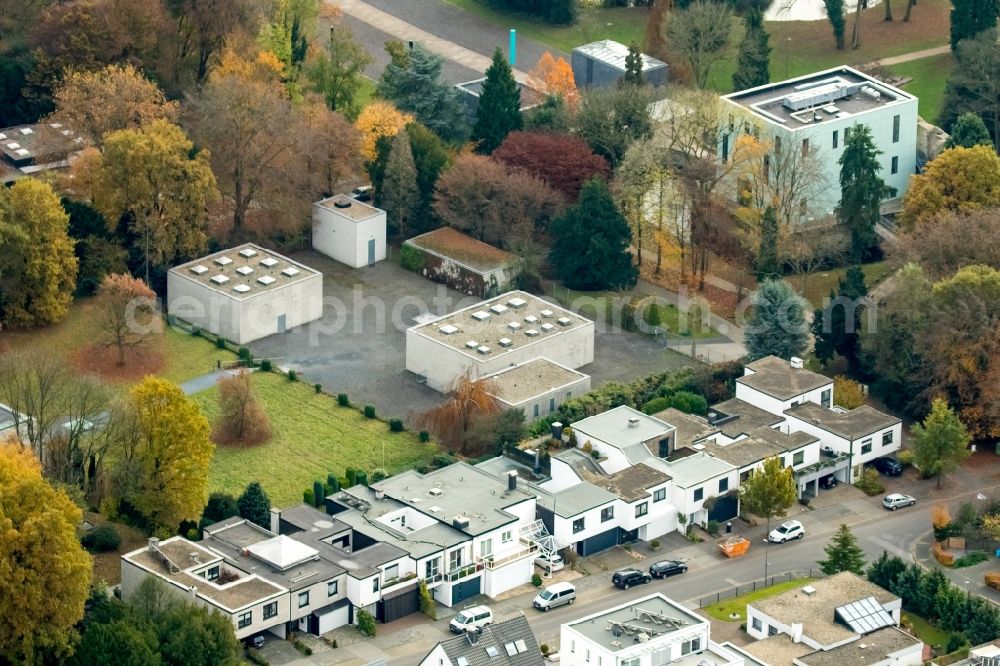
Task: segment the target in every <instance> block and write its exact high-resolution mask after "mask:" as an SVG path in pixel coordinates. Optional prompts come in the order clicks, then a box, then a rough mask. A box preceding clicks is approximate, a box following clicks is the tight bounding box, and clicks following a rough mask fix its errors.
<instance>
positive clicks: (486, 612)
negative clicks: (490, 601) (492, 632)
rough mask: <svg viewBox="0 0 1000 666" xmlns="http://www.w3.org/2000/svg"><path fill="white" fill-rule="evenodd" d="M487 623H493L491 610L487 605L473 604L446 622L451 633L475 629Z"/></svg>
mask: <svg viewBox="0 0 1000 666" xmlns="http://www.w3.org/2000/svg"><path fill="white" fill-rule="evenodd" d="M488 624H493V611H491V610H490V608H489V606H473V607H472V608H466V609H465V610H464V611H462V612H461V613H459V614H458V615H456V616H455V617H453V618H452V619H451V622H449V623H448V628H449V629H451V630H452V632H453V633H456V634H462V633H467V632H469V631H477V630H479V629H482V628H483V627H485V626H486V625H488Z"/></svg>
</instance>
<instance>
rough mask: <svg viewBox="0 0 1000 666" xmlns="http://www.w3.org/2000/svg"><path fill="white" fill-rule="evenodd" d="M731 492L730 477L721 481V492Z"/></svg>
mask: <svg viewBox="0 0 1000 666" xmlns="http://www.w3.org/2000/svg"><path fill="white" fill-rule="evenodd" d="M728 490H729V477H728V476H727V477H726V478H724V479H719V492H720V493H724V492H726V491H728Z"/></svg>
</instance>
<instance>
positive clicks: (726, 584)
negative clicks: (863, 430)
mask: <svg viewBox="0 0 1000 666" xmlns="http://www.w3.org/2000/svg"><path fill="white" fill-rule="evenodd" d="M927 511H928V509H927V507H926V506H924V507H921V506H919V505H918V506H917V507H916V508H914V509H912V510H910V509H905V510H900V511H895V512H891V513H890V512H888V511H887V512H886V513H885V514H884V515H881V516H879V517H878V518H875V519H872V520H869V521H867V522H863V523H858V524H855V525H853V526H852V528H851V529H852V531H853V532H854V535H855V536H856V537H857V538H858V543H859V545H860V546H861V547H862V548H863V549H864V551H865V554H866V556H867V559H868V561H869V562H870V561H872V560H873V559H875V558H877V557H878V556H880V555H881V554H882V551H884V550H887V551H889V553H890V554H895V555H899V556H900V557H903V558H904V559H907V560H909V553H910V547H911V545H912V544H913V543H914V542H915V541H916V540H917V539H918V538H919V537H920V535H921V534H923V533H924V532H926V531H927V525H928V514H927ZM802 522H803V524H804V525H805V527H806V536H805V537H804V538H803V539H802V540H801V541H792V542H789V543H786V544H764V543H754V544H753V545H752V546H751V548H750V551H749V552H748V553H747V554H746V555H744V556H743V557H740V558H737V559H733V560H715V561H713V564H712V565H711V566H703V567H700V568H698V569H695V570H692V571H689V572H688V573H686V574H683V575H680V576H674V577H672V578H667V579H666V580H662V581H653V582H652V583H650V584H648V585H641V586H639V587H635V588H632V589H630V590H619V589H617V588H615V587H613V586H612V585H611V582H610V578H609V577H608V575H607V574H603V573H602V574H596V575H597V576H601V577H606V578H608V584H607V586H600V587H598V588H596V589H589V590H585V591H581V592H579V593H578V598H577V601H576V603H574V604H573V605H572V606H563V607H562V608H558V609H554V610H552V611H550V612H548V613H543V612H540V611H536V610H535V609H533V608H532V607H531V598H532V595H530V594H528V595H524V596H523V597H519V598H517V599H515V600H510V601H507V602H504V604H505V605H508V604H510V603H511V602H514V603H515V604H516V605H517V606H518V607H520V608H523V609H524V612H525V614H526V615H527V616H528V619H529V622H530V623H531V629H532V631H533V632H534V633H535V637H536V638H537V639H538V642H539V644H541V643H547V644H549V645H550V646H555V645H557V644H558V643H559V625H560V624H562V623H564V622H567V621H569V620H572V619H576V618H581V617H585V616H587V615H589V614H591V613H596V612H598V611H601V610H603V609H606V608H608V607H609V606H611V605H612V604H619V603H624V602H626V601H629V600H630V599H638V598H640V597H643V596H645V595H647V594H649V593H651V592H663V593H664V594H666V595H667V596H668V597H670V598H671V599H674V600H676V601H681V602H683V603H685V604H687V605H688V606H691V607H696V606H697V603H698V599H699V598H704V597H709V596H714V595H715V594H716V593H724V592H728V591H729V590H731V589H732V588H733V587H734V586H735V585H742V584H745V583H749V582H751V581H754V580H760V579H761V578H762V577H763V576H764V564H765V554H766V559H767V570H768V575H769V576H779V575H781V574H783V573H785V572H788V571H805V570H807V569H809V568H810V567H812V568H813V569H817V570H818V567H817V565H816V562H817V561H819V560H821V559H823V558H824V557H825V553H824V552H823V548H824V547H825V546H826V545H827V543H828V542H829V539H830V536H831V535H832V534H833V532H834V530H835V529H836V526H828V527H826V528H825V529H822V530H821V531H819V532H817V531H811V530H810V525H809V521H808V518H804V519H803V521H802ZM648 565H649V561H646V562H644V563H642V566H641V567H640V566H639V565H638V564H637V565H636V566H637V568H645V567H648ZM450 617H451V616H450V615H448V616H446V618H445V620H447V619H450ZM504 617H506V615H505V614H504V613H500V614H498V619H504ZM437 624H438V625H440V626H441V627H442V638H445V637H448V636H450V634H448V633H447V627H446V625H445V622H442V621H441V620H439V621H438V623H437ZM425 654H426V650H424V649H423V648H420V649H419V650H418V651H415V652H414V653H412V654H407V655H405V656H400V657H397V658H395V659H392V660H390V661H389V664H390V666H416V664H419V662H420V660H421V659H422V658H423V657H424V656H425Z"/></svg>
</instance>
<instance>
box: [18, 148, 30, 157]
mask: <svg viewBox="0 0 1000 666" xmlns="http://www.w3.org/2000/svg"><path fill="white" fill-rule="evenodd" d="M14 152H15V153H17V156H18V157H27V156H28V155H30V154H31V152H29V151H28V149H27V148H18V149H17V150H15V151H14Z"/></svg>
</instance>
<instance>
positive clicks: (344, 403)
mask: <svg viewBox="0 0 1000 666" xmlns="http://www.w3.org/2000/svg"><path fill="white" fill-rule="evenodd" d="M337 404H338V405H340V406H341V407H350V406H351V401H350V400H348V399H347V394H346V393H338V394H337Z"/></svg>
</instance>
